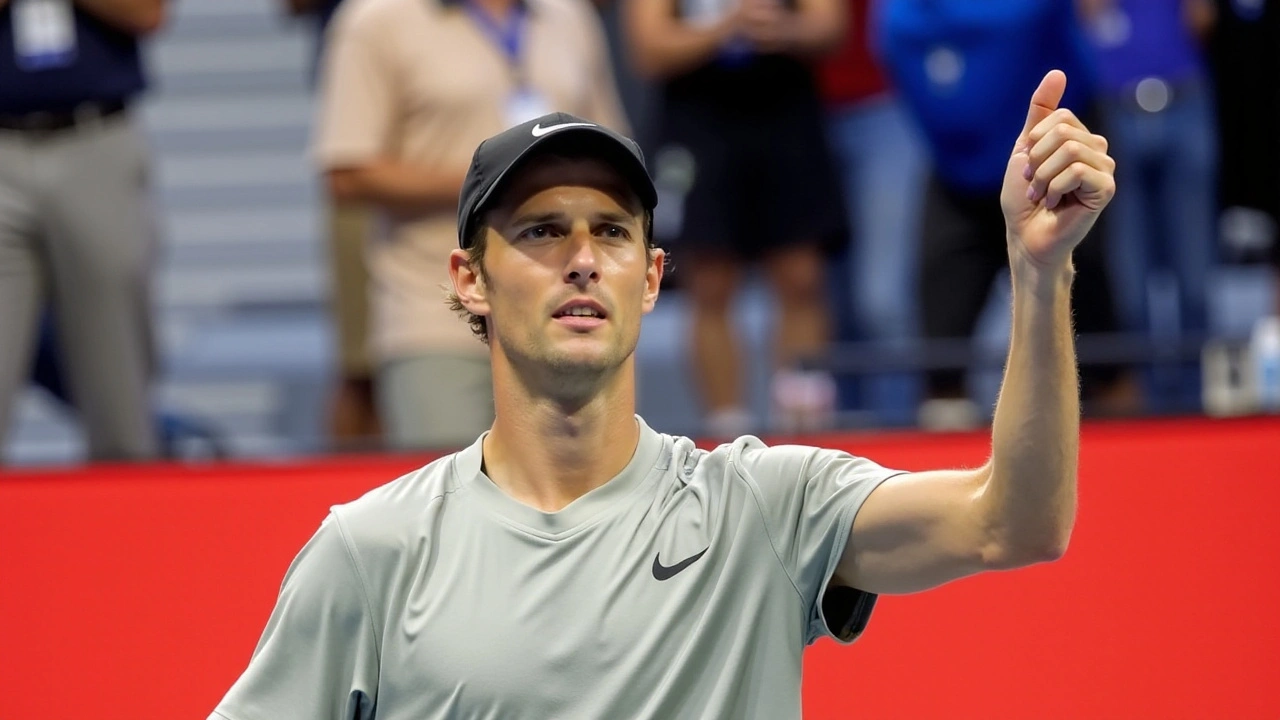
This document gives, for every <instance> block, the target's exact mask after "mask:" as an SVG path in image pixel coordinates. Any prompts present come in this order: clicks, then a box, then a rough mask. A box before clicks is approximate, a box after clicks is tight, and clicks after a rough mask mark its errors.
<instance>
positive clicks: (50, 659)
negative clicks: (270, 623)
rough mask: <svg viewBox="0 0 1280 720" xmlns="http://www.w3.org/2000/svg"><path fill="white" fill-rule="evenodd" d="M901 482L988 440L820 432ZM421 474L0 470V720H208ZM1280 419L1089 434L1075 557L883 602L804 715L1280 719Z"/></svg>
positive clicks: (980, 452) (357, 465) (828, 652)
mask: <svg viewBox="0 0 1280 720" xmlns="http://www.w3.org/2000/svg"><path fill="white" fill-rule="evenodd" d="M820 441H821V442H822V443H823V444H833V445H837V446H840V447H843V448H846V449H848V450H850V451H852V452H856V453H861V454H864V455H867V456H869V457H872V458H874V459H876V460H878V461H880V462H882V463H884V464H887V465H892V466H898V467H903V468H907V469H924V468H929V467H935V466H951V465H961V464H963V465H974V464H977V463H980V462H982V461H983V460H984V459H985V456H986V452H987V448H988V439H987V438H986V437H985V436H983V435H963V436H927V437H926V436H919V435H906V436H842V437H833V438H822V439H820ZM418 464H420V459H418V458H403V457H402V458H363V459H356V460H346V459H344V460H336V461H326V462H315V463H308V464H300V465H280V466H271V465H256V466H246V465H219V466H208V467H195V468H188V467H146V468H133V467H130V468H98V469H94V470H89V471H76V472H71V473H57V472H44V473H24V474H13V473H9V474H6V475H3V476H0V509H2V510H3V520H2V521H0V719H2V720H9V719H11V718H14V719H16V718H42V720H90V719H93V720H111V719H114V718H128V719H129V720H159V719H162V718H163V719H178V718H204V717H205V716H206V715H207V714H208V711H209V710H210V709H212V707H213V705H214V704H215V703H216V702H217V700H218V699H219V698H220V697H221V695H222V693H223V692H224V691H225V690H226V688H227V686H228V685H229V684H230V683H231V682H232V681H233V680H234V678H235V677H236V676H237V675H238V673H239V672H240V671H241V669H243V667H244V665H245V663H246V662H247V661H248V659H249V654H250V652H251V650H252V649H253V646H254V643H255V642H256V641H257V637H258V634H259V632H261V630H262V627H263V624H264V623H265V621H266V618H267V614H268V612H269V611H270V609H271V606H272V604H273V601H274V596H275V593H276V591H277V590H278V588H279V583H280V580H281V578H282V576H283V573H284V571H285V568H286V566H287V565H288V563H289V561H290V560H291V559H292V557H293V555H294V553H296V552H297V550H298V549H299V548H300V547H301V545H302V543H303V542H304V541H305V540H306V539H307V537H309V536H310V534H311V533H312V532H313V531H314V530H315V528H316V526H317V524H318V523H319V521H320V519H321V518H322V517H323V515H324V513H325V511H326V509H327V507H328V506H329V505H330V504H333V503H337V502H343V501H346V500H349V499H351V498H354V497H356V496H358V495H359V494H360V493H361V492H363V491H364V490H366V489H368V488H371V487H374V486H376V485H379V484H381V483H383V482H386V481H388V480H390V479H393V478H394V477H396V476H397V475H398V474H399V473H400V472H402V471H404V470H408V469H410V468H412V467H415V466H417V465H418ZM1278 517H1280V419H1261V420H1235V421H1217V422H1215V421H1209V420H1203V421H1158V422H1144V423H1137V424H1106V425H1095V426H1089V427H1086V428H1085V434H1084V444H1083V450H1082V458H1081V508H1080V516H1079V522H1078V524H1077V528H1076V533H1075V536H1074V537H1073V540H1072V544H1071V549H1070V551H1069V552H1068V554H1067V557H1066V558H1065V559H1064V560H1062V561H1061V562H1058V563H1055V564H1053V565H1048V566H1040V567H1036V568H1032V569H1028V570H1022V571H1018V572H1014V573H1004V574H997V575H988V576H983V577H979V578H972V579H969V580H964V581H959V582H956V583H952V584H951V585H948V586H946V587H944V588H941V589H938V590H935V591H932V592H929V593H922V594H919V595H914V596H908V597H890V598H884V599H882V600H881V602H880V604H879V606H878V609H877V611H876V615H875V617H874V618H873V620H872V622H871V625H870V627H869V629H868V631H867V634H866V635H865V636H864V638H863V640H861V641H860V642H859V643H857V644H856V645H854V646H853V647H851V648H840V647H837V646H835V645H833V644H831V643H828V642H825V641H824V642H820V643H819V644H817V645H816V646H814V647H813V648H812V649H811V650H810V652H809V654H808V656H807V659H806V667H805V672H806V676H805V677H806V680H805V709H806V717H807V718H818V719H834V718H854V717H856V718H948V719H958V718H983V719H984V720H991V719H994V718H1037V719H1041V718H1073V719H1074V718H1126V719H1128V718H1164V719H1168V718H1214V719H1218V718H1231V719H1232V720H1244V719H1248V718H1268V719H1272V720H1274V719H1275V718H1280V682H1278V681H1280V662H1278V661H1280V620H1277V617H1278V616H1280V581H1278V580H1277V571H1278V570H1280V532H1277V531H1276V528H1275V525H1276V521H1277V518H1278Z"/></svg>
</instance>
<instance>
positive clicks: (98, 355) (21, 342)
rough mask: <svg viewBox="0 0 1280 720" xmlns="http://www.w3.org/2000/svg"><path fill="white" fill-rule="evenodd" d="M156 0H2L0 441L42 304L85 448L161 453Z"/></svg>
mask: <svg viewBox="0 0 1280 720" xmlns="http://www.w3.org/2000/svg"><path fill="white" fill-rule="evenodd" d="M164 14H165V4H164V2H163V0H74V2H73V0H0V338H3V341H0V446H3V444H4V439H5V435H6V430H7V428H8V424H9V418H10V415H11V414H12V409H13V406H14V401H15V398H16V397H17V395H18V392H19V391H20V390H21V389H22V387H23V385H24V384H25V382H26V381H27V380H28V378H29V376H30V363H31V359H32V357H33V355H34V350H35V347H36V346H35V343H36V338H37V332H38V329H39V327H40V322H41V318H42V317H43V315H44V313H45V310H46V306H47V307H48V310H49V311H50V312H51V315H52V322H53V327H54V329H55V331H56V338H57V345H58V350H59V354H60V361H61V366H62V367H63V368H65V370H66V372H67V378H66V380H67V386H68V389H69V396H70V400H71V401H72V402H73V404H74V405H75V407H76V409H77V410H78V412H79V415H80V420H81V423H82V425H83V428H84V431H85V435H86V437H87V445H88V456H89V458H90V459H94V460H145V459H151V458H154V457H156V456H157V454H158V453H159V450H160V448H159V439H158V433H157V428H156V423H155V421H154V420H153V418H152V413H151V406H150V398H149V386H150V381H151V377H152V371H153V368H154V363H153V348H152V337H151V326H150V313H151V308H150V292H149V282H150V277H149V276H150V270H151V259H152V252H153V250H154V241H155V237H154V232H153V226H152V224H153V218H152V217H151V215H150V209H149V188H150V182H149V179H148V175H149V172H148V168H147V165H148V153H147V150H146V147H145V145H144V141H143V139H142V138H141V133H140V132H139V129H138V127H137V124H136V120H135V115H134V112H133V107H134V102H135V99H136V98H137V97H138V96H139V95H140V94H141V93H142V92H143V91H144V90H145V89H146V78H145V75H144V72H143V67H142V58H141V55H140V52H139V40H140V38H142V37H143V36H145V35H147V34H149V33H151V32H153V31H155V30H156V29H158V28H159V27H160V26H161V24H162V23H163V21H164Z"/></svg>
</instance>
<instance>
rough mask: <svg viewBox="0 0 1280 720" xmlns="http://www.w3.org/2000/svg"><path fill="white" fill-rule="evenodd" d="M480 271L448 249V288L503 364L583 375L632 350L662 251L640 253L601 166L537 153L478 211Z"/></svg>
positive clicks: (630, 207) (616, 185)
mask: <svg viewBox="0 0 1280 720" xmlns="http://www.w3.org/2000/svg"><path fill="white" fill-rule="evenodd" d="M487 224H488V228H487V233H488V237H487V243H488V244H487V248H486V251H485V258H484V276H483V277H481V276H480V275H478V274H477V273H476V272H475V269H473V268H470V267H469V266H467V264H466V253H465V252H464V251H461V250H455V251H454V255H453V258H452V260H451V263H452V264H451V271H452V274H453V278H454V287H455V290H457V291H458V295H459V297H460V298H461V299H462V302H463V304H464V305H465V306H466V307H467V308H468V310H470V311H471V312H473V313H475V314H477V315H483V316H485V317H486V319H487V321H488V324H489V333H490V342H491V343H492V345H493V347H494V349H495V351H497V352H499V353H501V354H502V355H504V356H505V357H506V358H507V359H508V360H510V361H511V362H512V363H516V364H523V365H528V366H533V367H537V368H542V369H545V370H548V371H551V372H555V373H575V374H578V375H582V376H584V379H585V376H590V375H593V374H601V373H605V372H608V371H610V370H612V369H614V368H617V367H619V366H621V365H622V364H623V363H624V362H626V361H627V360H628V359H629V358H630V357H631V355H632V353H633V352H634V351H635V348H636V344H637V342H638V341H639V337H640V320H641V318H642V317H643V316H644V315H645V314H646V313H648V312H649V311H651V310H652V309H653V305H654V302H655V301H656V300H657V297H658V287H659V285H660V284H661V281H662V268H663V252H662V251H661V250H657V251H655V253H654V257H653V258H652V260H651V259H650V257H649V253H648V250H647V248H646V245H645V237H644V213H643V210H642V208H641V206H640V203H639V201H638V200H637V199H636V198H635V196H634V195H633V194H632V193H631V191H630V190H629V189H628V188H627V184H626V182H625V181H624V180H623V179H622V177H621V176H620V175H618V173H616V172H615V171H613V170H612V169H610V168H609V166H608V165H606V164H604V163H602V162H599V161H596V160H585V159H575V160H568V159H558V158H547V159H543V160H538V161H535V162H534V163H533V164H531V165H529V166H528V167H526V168H524V169H523V170H522V171H521V172H520V175H519V176H518V177H516V178H514V179H513V180H512V182H511V184H510V185H509V186H508V188H507V190H506V192H505V194H504V196H503V197H502V200H501V202H500V203H498V204H497V206H496V207H494V209H493V210H492V211H490V212H489V215H488V223H487Z"/></svg>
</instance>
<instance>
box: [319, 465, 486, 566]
mask: <svg viewBox="0 0 1280 720" xmlns="http://www.w3.org/2000/svg"><path fill="white" fill-rule="evenodd" d="M457 457H458V453H453V454H450V455H446V456H444V457H441V458H439V459H438V460H435V461H433V462H431V463H429V464H427V465H425V466H423V467H421V468H418V469H417V470H414V471H412V472H409V473H406V474H405V475H402V476H400V477H399V478H396V479H395V480H392V481H391V482H388V483H386V484H385V485H381V486H379V487H376V488H374V489H373V490H370V491H369V492H367V493H365V494H364V495H362V496H360V497H359V498H357V499H355V500H352V501H351V502H347V503H343V504H340V505H334V506H333V507H332V508H331V513H332V515H333V516H334V517H335V518H336V519H337V521H338V524H339V525H340V528H341V531H342V533H343V535H344V536H345V538H346V540H347V542H348V543H349V544H350V545H351V546H352V547H353V549H358V550H361V551H371V550H376V549H378V548H392V547H399V546H402V545H403V544H405V543H406V542H408V541H409V540H410V538H411V537H412V536H413V535H414V534H415V531H416V529H419V528H421V526H422V525H421V523H422V521H423V518H424V515H426V514H428V513H431V512H433V511H434V510H438V509H439V508H440V507H441V506H442V505H443V504H444V503H445V502H446V501H447V499H448V498H449V496H451V495H452V494H454V493H455V492H456V491H457V490H459V489H460V488H461V487H462V483H461V482H460V481H459V479H458V478H459V476H458V473H457V472H456V471H455V466H456V462H457Z"/></svg>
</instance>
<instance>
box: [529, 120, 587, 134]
mask: <svg viewBox="0 0 1280 720" xmlns="http://www.w3.org/2000/svg"><path fill="white" fill-rule="evenodd" d="M571 127H595V124H594V123H579V122H571V123H560V124H559V125H548V126H546V127H542V124H541V123H539V124H537V125H534V126H533V129H532V130H530V131H529V132H531V133H533V136H534V137H542V136H543V135H547V134H549V133H553V132H555V131H557V130H564V129H565V128H571Z"/></svg>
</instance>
